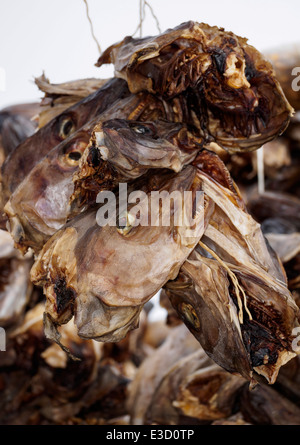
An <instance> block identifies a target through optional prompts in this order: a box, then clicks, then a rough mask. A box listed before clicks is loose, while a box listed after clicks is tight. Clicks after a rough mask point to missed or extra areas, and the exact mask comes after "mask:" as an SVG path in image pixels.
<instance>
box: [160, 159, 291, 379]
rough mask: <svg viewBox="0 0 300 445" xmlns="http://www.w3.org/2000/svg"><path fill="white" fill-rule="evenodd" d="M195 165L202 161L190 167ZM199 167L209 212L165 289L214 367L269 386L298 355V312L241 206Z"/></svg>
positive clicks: (273, 257) (271, 255) (257, 228)
mask: <svg viewBox="0 0 300 445" xmlns="http://www.w3.org/2000/svg"><path fill="white" fill-rule="evenodd" d="M198 159H199V160H200V161H201V154H200V155H199V157H198V158H197V159H196V160H195V162H194V164H196V163H197V160H198ZM202 161H203V159H202ZM219 162H221V161H219ZM200 167H201V171H199V172H198V174H199V176H200V177H201V178H202V180H203V191H204V193H206V194H207V195H208V196H209V198H210V199H212V200H213V202H214V203H215V208H214V212H213V213H212V215H211V218H210V221H209V224H208V226H207V228H206V230H205V232H204V235H203V237H202V239H201V240H200V241H199V245H198V246H197V247H196V249H195V250H194V251H193V252H192V253H191V255H190V257H189V258H188V259H187V261H186V262H185V263H184V264H183V266H182V268H181V271H180V274H179V276H178V277H177V279H176V280H175V281H173V282H169V283H167V284H166V285H165V289H166V291H167V293H168V294H169V297H170V299H171V302H172V304H173V305H174V307H175V308H176V309H177V311H178V313H179V315H180V316H181V319H182V320H183V321H184V322H185V323H186V325H187V326H188V328H189V329H190V330H191V332H192V333H193V334H194V335H195V336H196V338H197V339H198V340H199V342H200V343H201V345H202V346H203V348H204V350H205V351H206V352H207V353H208V354H209V356H210V357H211V358H213V359H214V360H215V361H216V362H217V363H218V364H219V365H220V366H222V367H224V368H225V369H226V370H228V371H229V372H238V373H240V374H241V375H242V376H244V377H245V378H247V379H249V380H251V379H253V378H255V379H259V377H258V376H257V375H258V374H260V375H262V376H264V377H265V378H266V380H267V381H268V382H269V383H274V382H275V380H276V377H277V374H278V372H279V369H280V367H281V366H282V365H283V364H285V363H286V362H287V361H289V360H290V359H291V358H293V357H295V356H296V354H297V351H295V350H294V348H293V340H294V338H295V335H296V334H295V328H297V327H298V326H299V309H298V307H297V305H296V304H295V302H294V300H293V298H292V296H291V294H290V292H289V290H288V288H287V282H286V275H285V271H284V269H283V266H282V264H281V262H280V260H279V259H278V257H277V255H276V254H275V253H274V251H272V250H271V249H270V247H269V246H268V244H267V243H266V241H265V239H264V236H263V234H262V232H261V229H260V226H259V224H258V223H256V222H255V221H254V220H253V218H252V217H251V216H250V215H249V214H248V213H247V211H246V209H245V206H244V204H243V202H242V201H241V198H240V197H239V196H238V195H236V193H235V190H234V189H231V190H230V189H229V188H228V187H224V185H221V183H220V181H218V182H217V181H216V180H214V179H212V178H211V177H209V176H208V175H207V172H208V171H209V168H207V163H206V162H201V163H200ZM220 171H221V170H220ZM216 178H217V176H215V179H216ZM224 184H225V182H224ZM221 190H222V191H221Z"/></svg>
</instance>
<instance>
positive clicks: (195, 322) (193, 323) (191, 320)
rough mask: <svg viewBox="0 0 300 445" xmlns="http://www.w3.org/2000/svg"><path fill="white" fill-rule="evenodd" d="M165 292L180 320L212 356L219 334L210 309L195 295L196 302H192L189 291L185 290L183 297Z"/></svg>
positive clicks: (191, 293)
mask: <svg viewBox="0 0 300 445" xmlns="http://www.w3.org/2000/svg"><path fill="white" fill-rule="evenodd" d="M166 291H167V294H168V296H169V298H170V302H171V304H172V306H173V307H174V309H175V310H176V311H177V313H178V315H179V317H180V319H181V320H182V321H183V322H184V324H185V325H186V326H187V328H188V329H189V330H190V331H191V333H192V334H193V335H194V337H195V338H196V339H197V340H198V341H199V343H200V344H201V345H202V347H203V348H204V349H205V351H206V352H208V353H211V354H212V353H213V350H214V348H215V347H216V346H217V345H218V343H219V341H220V338H219V337H220V332H219V328H218V324H217V323H216V320H215V318H214V314H213V313H212V311H211V310H210V308H209V307H208V306H207V305H206V304H205V302H204V300H203V299H202V298H201V297H200V296H199V295H197V294H196V296H197V300H196V301H194V300H195V298H194V297H193V294H194V292H193V291H192V290H191V289H190V290H186V291H185V295H184V294H181V295H176V294H175V293H172V292H169V291H168V290H166ZM200 314H201V316H200Z"/></svg>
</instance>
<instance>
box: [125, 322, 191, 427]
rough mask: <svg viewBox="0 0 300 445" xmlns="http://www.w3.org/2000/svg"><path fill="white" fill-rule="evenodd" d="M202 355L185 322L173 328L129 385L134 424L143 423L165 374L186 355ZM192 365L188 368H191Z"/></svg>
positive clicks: (130, 410) (131, 417) (129, 406)
mask: <svg viewBox="0 0 300 445" xmlns="http://www.w3.org/2000/svg"><path fill="white" fill-rule="evenodd" d="M193 353H196V354H197V355H198V354H199V343H198V342H197V341H196V339H195V338H194V337H193V336H192V335H191V333H190V332H189V331H188V330H187V329H186V327H185V326H184V325H183V324H181V325H179V326H176V327H175V328H171V332H170V334H169V335H168V336H167V338H166V340H165V341H164V342H163V344H162V345H161V346H160V347H159V348H157V349H156V350H155V351H154V352H153V354H151V356H149V357H147V358H146V359H145V360H144V361H143V363H142V364H141V366H140V367H139V368H138V370H137V373H136V375H135V378H134V379H133V381H132V382H131V383H130V385H129V388H128V401H127V407H128V411H129V413H130V423H131V424H132V425H143V424H145V422H146V415H147V411H148V409H149V407H150V405H151V400H152V397H153V395H154V394H155V391H156V390H157V388H158V387H159V385H160V382H161V381H162V379H163V377H164V375H165V374H167V373H168V371H169V370H170V369H172V368H173V366H174V365H176V363H177V362H178V361H179V360H180V359H183V358H184V357H186V356H191V355H192V354H193ZM187 368H188V367H187Z"/></svg>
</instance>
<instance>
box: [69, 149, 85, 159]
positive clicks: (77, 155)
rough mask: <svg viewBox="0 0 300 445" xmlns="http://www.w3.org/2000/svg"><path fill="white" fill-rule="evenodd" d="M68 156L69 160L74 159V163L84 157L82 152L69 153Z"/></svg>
mask: <svg viewBox="0 0 300 445" xmlns="http://www.w3.org/2000/svg"><path fill="white" fill-rule="evenodd" d="M68 156H69V159H72V161H79V159H80V158H81V156H82V155H81V153H80V151H71V153H69V154H68Z"/></svg>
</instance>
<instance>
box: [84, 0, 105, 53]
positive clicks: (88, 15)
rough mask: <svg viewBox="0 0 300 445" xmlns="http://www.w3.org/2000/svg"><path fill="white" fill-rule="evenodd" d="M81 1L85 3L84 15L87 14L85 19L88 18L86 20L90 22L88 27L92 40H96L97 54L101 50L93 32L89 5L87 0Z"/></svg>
mask: <svg viewBox="0 0 300 445" xmlns="http://www.w3.org/2000/svg"><path fill="white" fill-rule="evenodd" d="M83 1H84V4H85V7H86V16H87V19H88V21H89V23H90V29H91V34H92V37H93V39H94V41H95V42H96V45H97V48H98V51H99V54H101V52H102V51H101V47H100V45H99V42H98V40H97V37H96V36H95V33H94V28H93V23H92V20H91V17H90V14H89V6H88V3H87V0H83Z"/></svg>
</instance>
